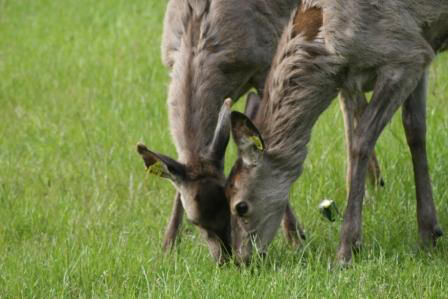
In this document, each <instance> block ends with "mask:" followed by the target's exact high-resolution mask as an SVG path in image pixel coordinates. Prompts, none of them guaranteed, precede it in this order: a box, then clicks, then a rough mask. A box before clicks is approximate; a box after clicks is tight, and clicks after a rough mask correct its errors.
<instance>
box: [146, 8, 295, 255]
mask: <svg viewBox="0 0 448 299" xmlns="http://www.w3.org/2000/svg"><path fill="white" fill-rule="evenodd" d="M296 5H297V0H281V1H268V0H261V1H260V0H257V1H255V0H251V1H239V0H225V1H224V0H215V1H210V0H171V1H169V3H168V6H167V11H166V14H165V21H164V32H163V39H162V60H163V62H164V64H165V65H166V66H167V67H169V68H170V75H171V82H170V85H169V88H168V113H169V123H170V131H171V135H172V137H173V141H174V144H175V146H176V149H177V153H178V159H177V161H176V160H173V159H170V158H168V157H166V156H163V155H161V154H158V153H155V152H152V151H150V150H149V149H148V148H147V147H146V146H144V145H143V144H140V145H139V146H138V151H139V153H140V154H142V157H143V158H144V160H145V155H146V156H147V157H146V160H145V164H146V166H147V167H148V168H151V167H152V165H154V164H156V163H157V162H160V163H162V164H163V166H164V167H165V169H166V170H167V174H166V176H165V177H166V178H168V179H171V180H172V181H173V184H174V185H175V187H176V189H177V194H176V198H175V203H174V206H173V211H172V215H171V219H170V222H169V224H168V227H167V229H166V233H165V240H164V249H165V251H167V250H169V249H171V248H173V246H174V244H175V241H176V237H177V235H178V231H179V228H180V226H181V223H182V216H183V213H184V210H185V211H186V216H187V218H188V219H189V220H190V221H192V222H193V223H194V224H196V225H198V226H199V227H200V228H201V230H202V231H203V233H202V234H203V235H205V236H206V239H207V242H208V245H209V249H210V252H211V254H212V256H213V257H214V258H215V260H217V261H218V262H223V261H225V260H226V258H227V257H228V253H229V251H230V238H229V230H230V222H229V219H228V218H229V217H227V216H225V215H227V214H229V213H230V212H229V208H228V204H226V205H224V203H227V202H225V197H224V189H223V188H224V184H225V178H224V173H223V163H224V151H225V147H226V144H227V139H228V135H229V134H230V123H229V125H228V126H227V125H226V120H224V119H221V122H219V120H218V115H219V111H220V109H221V107H223V103H224V99H226V98H229V97H230V98H232V99H233V100H237V99H238V98H239V97H240V96H241V95H242V94H244V93H245V92H246V91H247V90H248V89H249V88H251V87H255V88H256V89H257V90H258V92H259V93H260V94H261V93H262V89H263V86H264V81H265V77H266V75H267V73H268V70H269V67H270V64H271V60H272V57H273V55H274V53H275V49H276V45H277V41H278V40H279V38H280V36H281V32H282V29H283V27H284V26H285V24H286V23H287V22H288V19H289V16H290V13H291V11H292V10H293V9H294V7H295V6H296ZM254 24H256V25H254ZM223 109H224V108H223ZM224 110H225V109H224ZM224 114H225V113H224ZM228 122H230V119H228ZM226 130H227V131H226ZM226 138H227V139H226ZM160 158H162V159H160ZM170 165H171V166H170ZM173 165H176V166H173ZM170 169H171V170H173V171H176V170H179V169H180V170H182V172H183V173H182V175H178V174H174V175H173V174H170V173H169V170H170ZM153 172H154V171H153ZM156 173H157V172H156ZM185 178H188V179H187V180H185ZM198 195H199V198H198ZM199 199H200V200H199ZM222 210H224V211H222ZM290 214H292V211H290ZM223 215H224V216H223ZM223 217H224V219H223ZM285 219H286V220H285V221H288V220H289V219H290V217H286V216H285ZM213 222H216V223H220V225H219V227H218V226H216V223H213ZM293 224H294V223H292V224H291V225H293ZM291 225H290V227H291ZM298 230H299V228H295V231H298ZM288 235H290V236H294V235H293V234H291V233H289V234H288ZM298 235H299V234H298V233H295V236H296V237H297V236H298Z"/></svg>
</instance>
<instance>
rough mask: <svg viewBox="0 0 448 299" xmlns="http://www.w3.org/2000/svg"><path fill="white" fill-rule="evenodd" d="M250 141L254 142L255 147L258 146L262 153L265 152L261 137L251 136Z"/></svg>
mask: <svg viewBox="0 0 448 299" xmlns="http://www.w3.org/2000/svg"><path fill="white" fill-rule="evenodd" d="M249 140H250V141H252V142H253V143H254V144H255V146H256V147H257V148H258V149H259V150H260V151H262V150H263V143H262V142H261V139H260V137H258V136H255V135H254V136H250V137H249Z"/></svg>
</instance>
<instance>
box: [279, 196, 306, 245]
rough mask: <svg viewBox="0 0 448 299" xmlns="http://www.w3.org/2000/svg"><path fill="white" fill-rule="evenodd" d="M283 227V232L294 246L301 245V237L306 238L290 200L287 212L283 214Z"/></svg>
mask: <svg viewBox="0 0 448 299" xmlns="http://www.w3.org/2000/svg"><path fill="white" fill-rule="evenodd" d="M282 228H283V234H284V235H285V238H286V240H287V241H288V243H289V244H291V245H292V246H293V247H294V248H298V247H300V244H301V239H302V240H305V233H304V232H303V230H302V227H301V226H300V223H299V222H298V221H297V218H296V216H295V215H294V211H293V209H292V207H291V204H290V203H289V202H288V205H287V206H286V209H285V214H284V215H283V219H282Z"/></svg>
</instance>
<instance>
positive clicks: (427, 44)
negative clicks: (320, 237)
mask: <svg viewBox="0 0 448 299" xmlns="http://www.w3.org/2000/svg"><path fill="white" fill-rule="evenodd" d="M447 40H448V2H447V1H439V0H426V1H417V0H390V1H368V0H333V1H318V0H314V1H313V0H304V1H302V3H301V5H299V7H298V9H297V10H296V11H295V12H294V13H293V16H292V18H291V20H290V22H289V24H288V25H287V27H286V29H285V31H284V34H283V36H282V38H281V40H280V42H279V46H278V49H277V53H276V56H275V58H274V61H273V65H272V68H271V71H270V73H269V76H268V79H267V82H266V86H265V92H264V97H263V100H262V102H261V104H260V107H259V111H258V113H257V115H256V117H255V119H254V121H253V122H252V121H251V120H250V119H249V118H247V117H246V116H244V114H241V113H239V112H232V114H231V123H232V136H233V138H234V140H235V143H236V144H237V147H238V160H237V161H236V163H235V165H234V166H233V168H232V171H231V174H230V175H229V178H228V180H227V184H226V195H227V197H228V200H229V201H230V208H231V213H232V218H234V219H236V220H235V222H236V223H237V224H238V226H237V227H236V228H235V229H236V230H237V231H239V233H238V234H237V235H238V236H239V244H237V246H238V247H237V250H236V254H237V255H238V256H239V258H240V259H241V260H242V261H244V262H247V261H248V260H249V258H250V256H251V252H252V250H253V246H254V245H255V246H256V247H257V248H258V249H259V250H261V251H265V250H266V248H267V246H268V244H269V243H270V242H271V241H272V239H273V237H274V235H275V232H276V231H277V229H278V227H279V225H280V221H281V219H282V217H283V214H284V212H285V208H286V207H287V205H288V193H289V191H290V187H291V185H292V183H293V182H294V181H295V180H296V179H297V178H298V177H299V176H300V174H301V171H302V166H303V162H304V160H305V158H306V155H307V144H308V142H309V140H310V138H311V131H312V128H313V126H314V124H315V123H316V121H317V119H318V118H319V116H320V115H321V114H322V112H323V111H324V110H325V109H326V108H327V107H328V106H329V104H330V103H331V101H332V100H333V99H334V98H335V97H336V95H337V94H338V91H339V90H342V91H343V93H344V95H345V96H344V97H342V101H343V104H344V107H346V108H347V109H352V112H353V108H352V107H354V106H356V102H353V101H351V100H350V99H357V97H358V96H359V94H361V93H362V92H363V91H364V90H368V89H370V88H373V96H372V99H371V101H370V102H369V103H368V104H366V107H365V109H363V111H360V112H359V114H360V115H359V121H358V124H357V126H356V128H355V129H354V130H353V132H352V134H353V136H352V140H351V142H350V143H349V156H350V161H349V163H348V168H349V169H348V187H349V190H348V202H347V208H346V210H345V213H344V220H343V224H342V229H341V241H340V245H339V249H338V252H337V259H338V261H339V262H341V263H343V264H344V263H348V262H350V260H351V257H352V250H353V249H356V248H358V247H359V245H360V242H361V223H362V203H363V197H364V191H365V189H364V188H365V179H366V172H367V167H368V161H369V157H370V155H371V153H372V151H373V149H374V146H375V143H376V140H377V138H378V137H379V135H380V133H381V132H382V130H383V129H384V127H385V126H386V124H387V123H388V122H389V121H390V119H391V117H392V116H393V114H394V113H395V112H396V111H397V110H398V108H399V107H400V106H402V108H403V126H404V128H405V133H406V138H407V141H408V145H409V148H410V151H411V154H412V161H413V165H414V176H415V184H416V194H417V220H418V221H417V222H418V229H419V234H420V237H421V240H422V242H423V244H435V242H436V239H437V238H438V237H440V236H441V235H442V230H441V229H440V227H439V225H438V221H437V215H436V209H435V205H434V202H433V198H432V188H431V183H430V176H429V170H428V162H427V157H426V141H425V132H426V115H425V94H426V78H427V74H426V69H427V67H428V66H429V64H430V62H431V60H432V58H433V57H434V55H435V53H436V52H437V51H439V50H441V49H442V48H444V47H445V46H444V45H446V41H447Z"/></svg>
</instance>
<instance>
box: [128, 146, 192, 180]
mask: <svg viewBox="0 0 448 299" xmlns="http://www.w3.org/2000/svg"><path fill="white" fill-rule="evenodd" d="M137 152H138V153H139V154H140V156H142V158H143V161H144V162H145V166H146V170H147V171H148V173H150V174H152V175H155V176H158V177H162V178H167V179H170V180H171V181H173V182H180V181H182V180H184V179H185V175H186V170H185V166H184V165H183V164H181V163H179V162H177V161H176V160H173V159H171V158H170V157H167V156H165V155H162V154H158V153H154V152H152V151H150V150H149V149H148V148H147V147H146V146H145V145H144V144H143V143H138V144H137Z"/></svg>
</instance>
